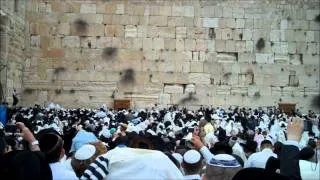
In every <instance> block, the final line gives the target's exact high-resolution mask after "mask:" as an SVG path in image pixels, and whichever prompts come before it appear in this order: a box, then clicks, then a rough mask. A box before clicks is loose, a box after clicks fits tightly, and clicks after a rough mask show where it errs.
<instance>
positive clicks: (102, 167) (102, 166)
mask: <svg viewBox="0 0 320 180" xmlns="http://www.w3.org/2000/svg"><path fill="white" fill-rule="evenodd" d="M99 160H101V159H100V158H99ZM105 160H107V159H105ZM101 161H102V160H101ZM95 163H96V164H97V166H98V167H99V168H100V169H101V170H102V171H103V172H104V173H105V176H106V175H108V174H109V172H108V171H107V169H106V167H104V165H102V164H101V163H100V162H99V161H96V162H95ZM106 163H107V165H108V160H107V161H106Z"/></svg>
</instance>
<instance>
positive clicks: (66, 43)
mask: <svg viewBox="0 0 320 180" xmlns="http://www.w3.org/2000/svg"><path fill="white" fill-rule="evenodd" d="M62 47H68V48H69V47H70V48H72V47H76V48H78V47H80V37H79V36H65V37H64V38H63V39H62Z"/></svg>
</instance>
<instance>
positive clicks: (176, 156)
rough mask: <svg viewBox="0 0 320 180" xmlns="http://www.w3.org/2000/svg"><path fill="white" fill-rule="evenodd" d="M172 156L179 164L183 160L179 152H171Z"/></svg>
mask: <svg viewBox="0 0 320 180" xmlns="http://www.w3.org/2000/svg"><path fill="white" fill-rule="evenodd" d="M172 156H173V157H174V158H175V159H176V160H177V161H178V162H179V163H180V164H181V163H182V161H183V157H182V155H181V154H179V153H173V154H172Z"/></svg>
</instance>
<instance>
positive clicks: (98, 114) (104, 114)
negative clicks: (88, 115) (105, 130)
mask: <svg viewBox="0 0 320 180" xmlns="http://www.w3.org/2000/svg"><path fill="white" fill-rule="evenodd" d="M106 116H107V114H106V113H105V112H103V111H98V112H97V113H96V114H95V115H94V116H93V117H97V118H104V117H106Z"/></svg>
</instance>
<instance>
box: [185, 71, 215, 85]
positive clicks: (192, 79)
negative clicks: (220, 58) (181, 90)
mask: <svg viewBox="0 0 320 180" xmlns="http://www.w3.org/2000/svg"><path fill="white" fill-rule="evenodd" d="M188 79H189V83H195V84H210V74H206V73H189V75H188Z"/></svg>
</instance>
